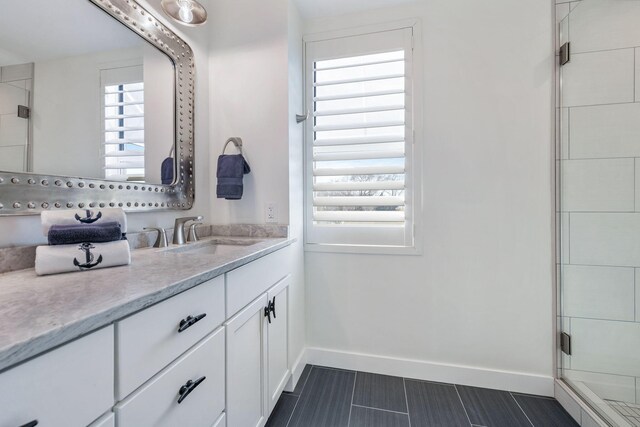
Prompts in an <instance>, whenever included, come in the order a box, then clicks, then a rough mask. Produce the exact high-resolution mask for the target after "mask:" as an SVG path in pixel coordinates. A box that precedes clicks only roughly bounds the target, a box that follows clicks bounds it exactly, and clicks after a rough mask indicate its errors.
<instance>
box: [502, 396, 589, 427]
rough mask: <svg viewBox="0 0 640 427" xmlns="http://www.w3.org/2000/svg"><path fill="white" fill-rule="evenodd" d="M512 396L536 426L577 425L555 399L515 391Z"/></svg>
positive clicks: (574, 426)
mask: <svg viewBox="0 0 640 427" xmlns="http://www.w3.org/2000/svg"><path fill="white" fill-rule="evenodd" d="M513 397H514V398H515V399H516V401H517V402H518V404H519V405H520V407H521V408H522V410H523V411H524V412H525V414H527V416H528V417H529V420H531V422H532V423H533V425H534V426H536V427H578V423H576V422H575V421H574V419H573V418H572V417H571V415H569V414H568V413H567V411H565V410H564V408H563V407H562V406H561V405H560V404H559V403H558V401H557V400H555V399H547V398H544V397H533V396H524V395H521V394H515V393H514V394H513Z"/></svg>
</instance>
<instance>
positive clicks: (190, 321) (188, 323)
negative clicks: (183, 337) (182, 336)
mask: <svg viewBox="0 0 640 427" xmlns="http://www.w3.org/2000/svg"><path fill="white" fill-rule="evenodd" d="M206 315H207V313H202V314H198V315H197V316H195V317H193V316H187V318H186V319H182V320H181V321H180V327H179V328H178V333H180V332H184V331H186V330H187V329H189V328H190V327H192V326H193V325H195V324H196V323H198V322H199V321H201V320H202V319H204V318H205V316H206Z"/></svg>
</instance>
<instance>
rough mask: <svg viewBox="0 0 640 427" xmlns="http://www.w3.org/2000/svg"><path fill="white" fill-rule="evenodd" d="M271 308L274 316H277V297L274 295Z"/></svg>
mask: <svg viewBox="0 0 640 427" xmlns="http://www.w3.org/2000/svg"><path fill="white" fill-rule="evenodd" d="M269 310H271V312H272V313H273V318H274V319H275V318H276V297H273V301H271V302H270V303H269Z"/></svg>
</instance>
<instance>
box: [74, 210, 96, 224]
mask: <svg viewBox="0 0 640 427" xmlns="http://www.w3.org/2000/svg"><path fill="white" fill-rule="evenodd" d="M86 212H87V216H86V217H85V218H81V217H80V215H78V214H76V219H77V220H78V221H80V222H81V223H83V224H93V223H94V222H96V221H97V220H99V219H100V218H102V212H98V215H96V217H95V218H94V217H93V211H90V210H89V209H87V211H86Z"/></svg>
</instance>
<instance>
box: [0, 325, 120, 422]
mask: <svg viewBox="0 0 640 427" xmlns="http://www.w3.org/2000/svg"><path fill="white" fill-rule="evenodd" d="M113 335H114V334H113V326H108V327H106V328H103V329H101V330H99V331H96V332H93V333H91V334H89V335H87V336H85V337H82V338H79V339H77V340H75V341H73V342H71V343H69V344H66V345H64V346H62V347H59V348H57V349H55V350H51V351H50V352H48V353H45V354H43V355H41V356H38V357H36V358H35V359H32V360H29V361H27V362H25V363H23V364H21V365H18V366H16V367H14V368H10V369H9V370H7V371H5V372H3V373H1V374H0V407H1V409H0V426H2V427H5V426H7V427H13V426H15V427H19V426H23V425H25V424H27V425H29V423H30V425H32V426H38V427H39V426H43V427H46V426H51V427H58V426H60V427H63V426H65V427H66V426H69V427H73V426H86V425H89V424H91V423H92V422H93V421H95V420H96V419H98V418H100V417H101V416H102V415H103V414H104V413H106V412H107V411H109V410H110V409H111V407H112V406H113V403H114V399H113V383H114V378H113V353H114V352H113ZM35 422H37V424H34V423H35ZM107 425H108V424H107Z"/></svg>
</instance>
